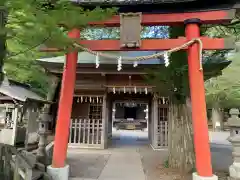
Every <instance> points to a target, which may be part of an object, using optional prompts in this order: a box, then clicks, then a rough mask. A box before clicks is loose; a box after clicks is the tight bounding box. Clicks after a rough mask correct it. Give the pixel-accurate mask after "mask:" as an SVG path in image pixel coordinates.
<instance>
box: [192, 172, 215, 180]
mask: <svg viewBox="0 0 240 180" xmlns="http://www.w3.org/2000/svg"><path fill="white" fill-rule="evenodd" d="M192 178H193V180H218V177H217V176H215V175H213V176H212V177H203V176H199V175H198V174H197V173H193V176H192Z"/></svg>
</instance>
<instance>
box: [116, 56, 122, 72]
mask: <svg viewBox="0 0 240 180" xmlns="http://www.w3.org/2000/svg"><path fill="white" fill-rule="evenodd" d="M117 70H118V71H121V70H122V57H121V56H120V57H119V58H118V65H117Z"/></svg>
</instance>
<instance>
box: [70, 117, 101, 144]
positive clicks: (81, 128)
mask: <svg viewBox="0 0 240 180" xmlns="http://www.w3.org/2000/svg"><path fill="white" fill-rule="evenodd" d="M102 136H103V122H102V119H72V120H71V125H70V133H69V147H81V148H85V147H86V148H89V147H94V148H101V147H102V145H103V139H102V138H103V137H102Z"/></svg>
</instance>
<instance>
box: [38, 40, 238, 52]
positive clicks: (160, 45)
mask: <svg viewBox="0 0 240 180" xmlns="http://www.w3.org/2000/svg"><path fill="white" fill-rule="evenodd" d="M201 40H202V42H203V49H204V50H220V49H233V48H234V41H233V40H231V39H224V38H208V37H201ZM186 42H187V39H186V38H184V37H183V38H178V39H145V40H142V45H141V47H140V48H121V47H120V41H119V40H81V41H80V42H79V43H80V44H82V45H84V46H85V47H87V48H89V49H91V50H93V51H161V50H168V49H171V48H175V47H177V46H180V45H182V44H184V43H186ZM40 51H45V52H54V51H61V50H59V49H56V48H41V49H40Z"/></svg>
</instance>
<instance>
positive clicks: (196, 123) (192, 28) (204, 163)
mask: <svg viewBox="0 0 240 180" xmlns="http://www.w3.org/2000/svg"><path fill="white" fill-rule="evenodd" d="M199 36H200V28H199V26H198V25H197V24H188V25H187V26H186V37H187V38H188V39H189V40H190V39H192V38H197V37H199ZM199 62H200V61H199V45H198V44H194V45H192V46H190V47H189V48H188V72H189V84H190V94H191V102H192V119H193V132H194V147H195V154H196V169H197V173H198V175H199V176H203V177H210V176H212V164H211V154H210V146H209V138H208V124H207V111H206V100H205V89H204V79H203V71H202V70H200V63H199Z"/></svg>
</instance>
